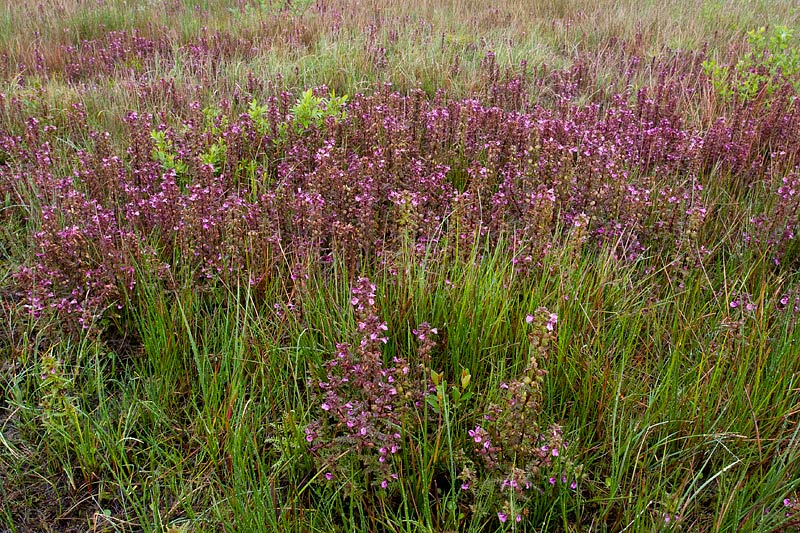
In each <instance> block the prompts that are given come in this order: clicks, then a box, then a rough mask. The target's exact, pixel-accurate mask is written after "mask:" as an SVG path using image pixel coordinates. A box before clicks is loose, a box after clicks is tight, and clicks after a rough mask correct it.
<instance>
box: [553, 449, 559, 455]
mask: <svg viewBox="0 0 800 533" xmlns="http://www.w3.org/2000/svg"><path fill="white" fill-rule="evenodd" d="M553 457H558V450H557V449H556V448H553Z"/></svg>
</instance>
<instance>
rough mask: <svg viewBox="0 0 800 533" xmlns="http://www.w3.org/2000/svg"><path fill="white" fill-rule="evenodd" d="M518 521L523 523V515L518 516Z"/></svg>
mask: <svg viewBox="0 0 800 533" xmlns="http://www.w3.org/2000/svg"><path fill="white" fill-rule="evenodd" d="M516 521H517V522H522V515H521V514H518V515H517V518H516Z"/></svg>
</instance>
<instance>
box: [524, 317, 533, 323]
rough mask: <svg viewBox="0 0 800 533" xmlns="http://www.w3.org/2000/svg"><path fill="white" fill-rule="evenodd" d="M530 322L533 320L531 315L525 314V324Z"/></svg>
mask: <svg viewBox="0 0 800 533" xmlns="http://www.w3.org/2000/svg"><path fill="white" fill-rule="evenodd" d="M531 322H533V315H528V316H526V317H525V323H526V324H530V323H531Z"/></svg>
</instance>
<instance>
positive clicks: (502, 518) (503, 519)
mask: <svg viewBox="0 0 800 533" xmlns="http://www.w3.org/2000/svg"><path fill="white" fill-rule="evenodd" d="M497 518H499V519H500V521H501V522H502V523H504V524H505V523H506V520H508V515H507V514H505V513H503V512H498V513H497Z"/></svg>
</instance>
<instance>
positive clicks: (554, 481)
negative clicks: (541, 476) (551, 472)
mask: <svg viewBox="0 0 800 533" xmlns="http://www.w3.org/2000/svg"><path fill="white" fill-rule="evenodd" d="M548 481H549V482H550V484H551V485H555V484H556V478H554V477H551V478H550V479H548Z"/></svg>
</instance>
